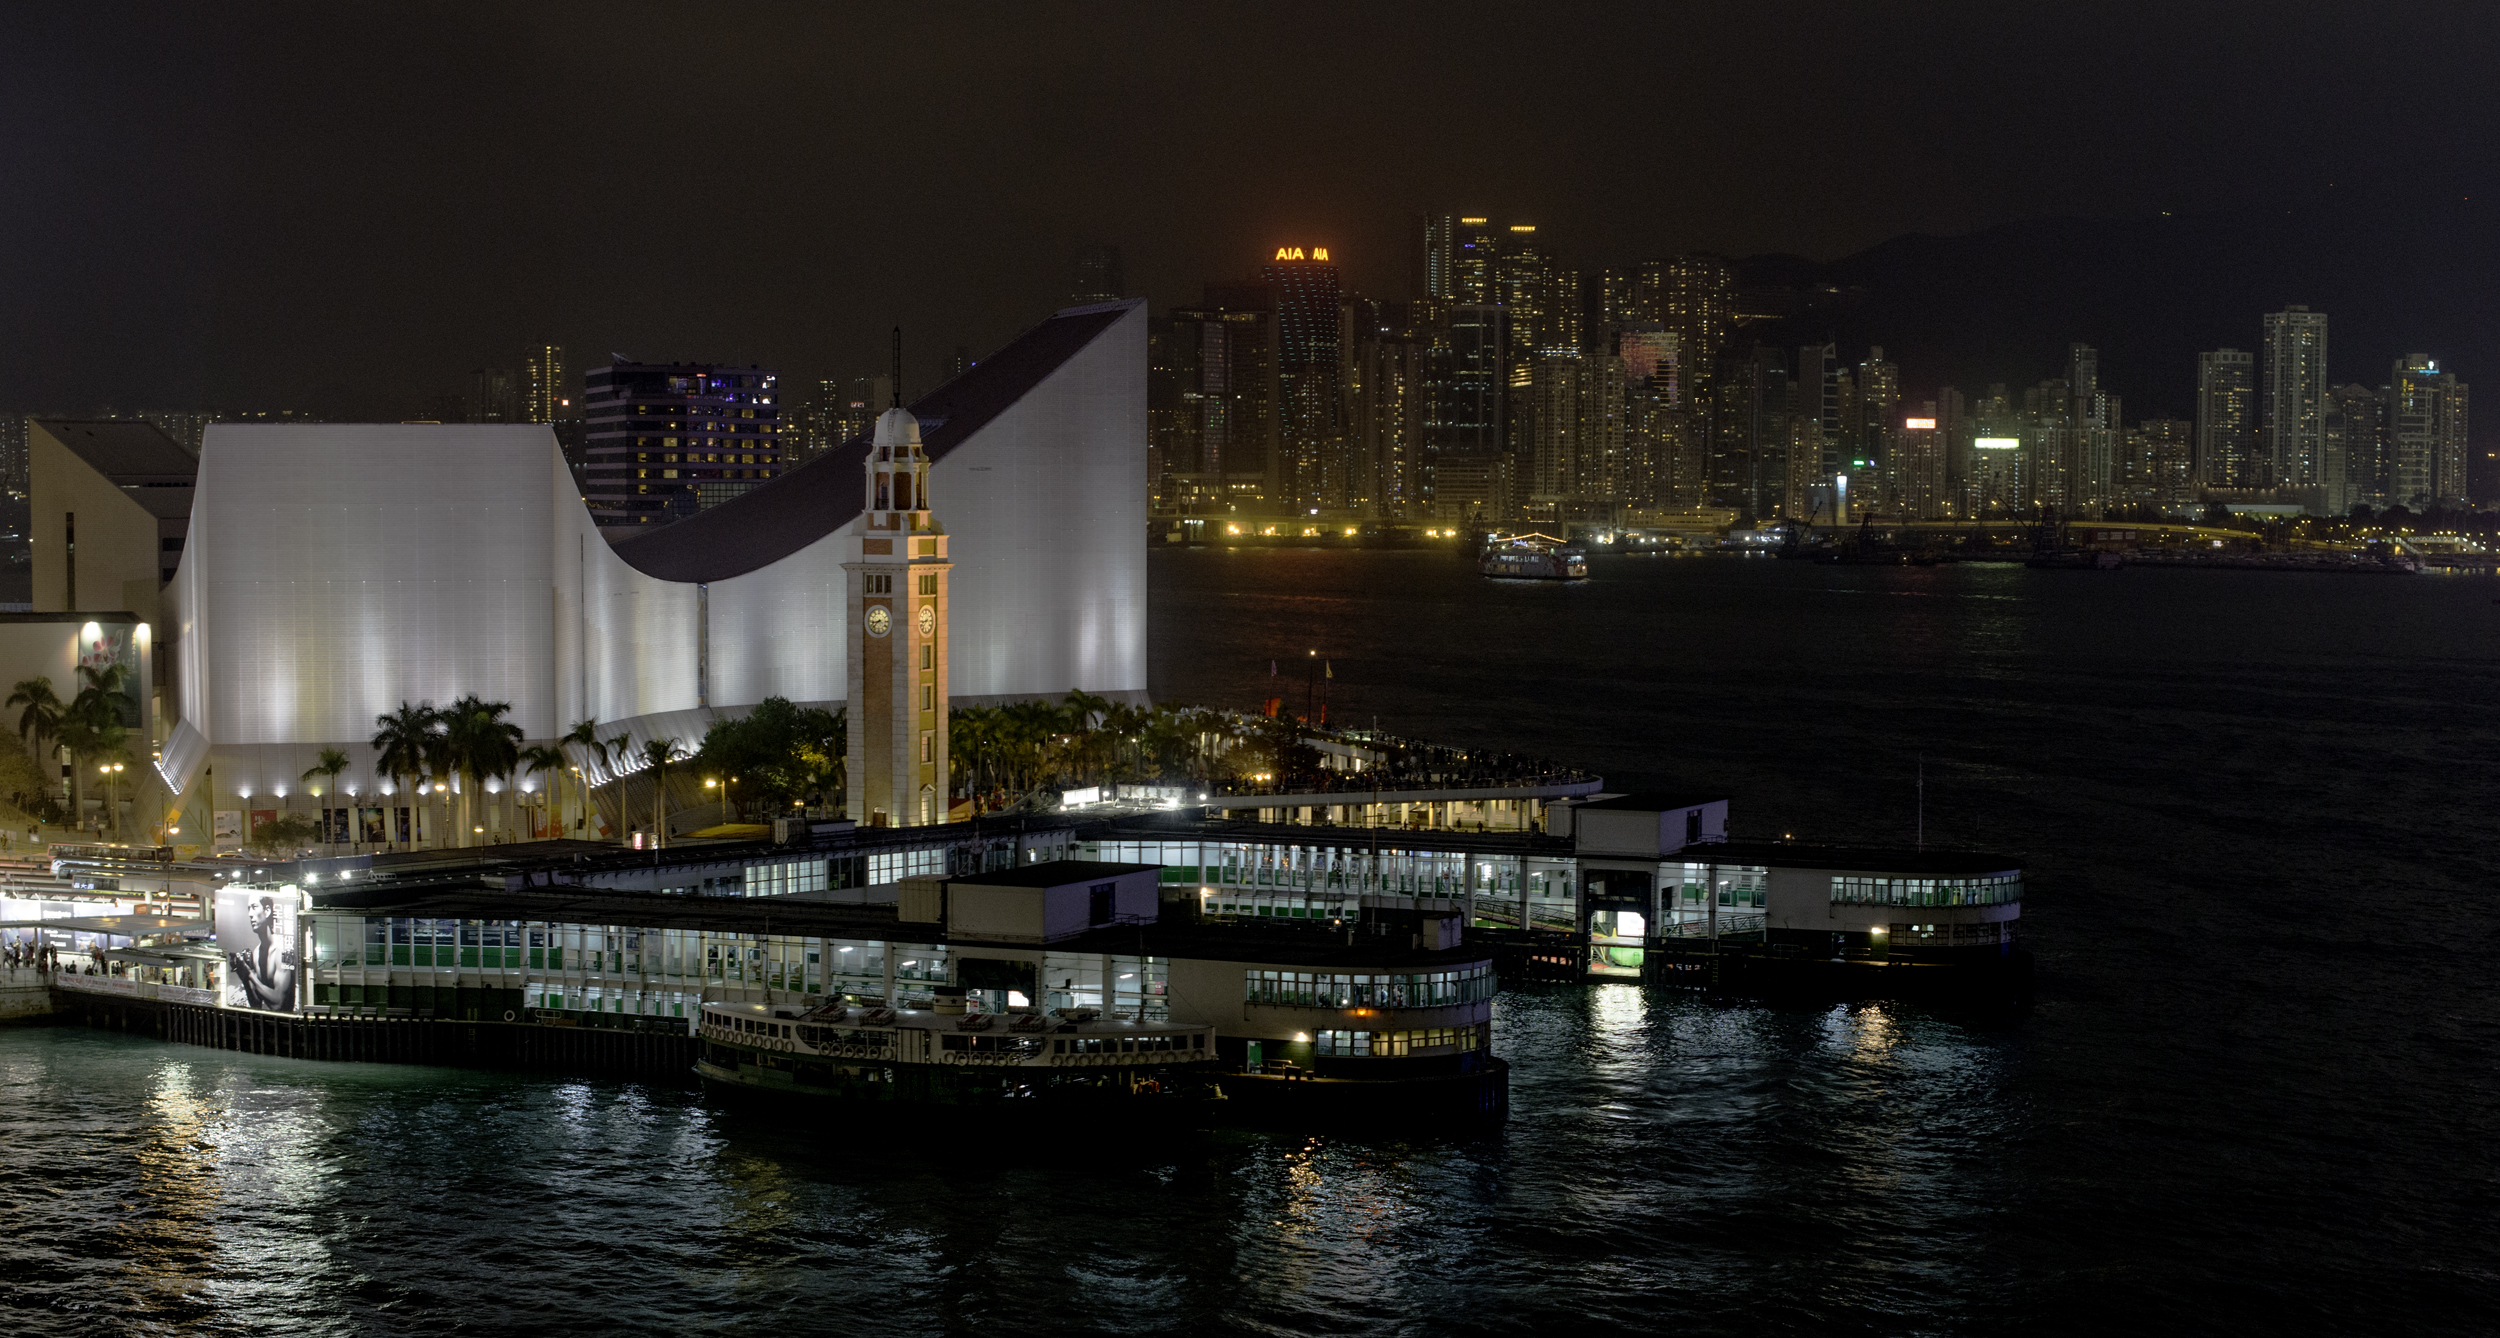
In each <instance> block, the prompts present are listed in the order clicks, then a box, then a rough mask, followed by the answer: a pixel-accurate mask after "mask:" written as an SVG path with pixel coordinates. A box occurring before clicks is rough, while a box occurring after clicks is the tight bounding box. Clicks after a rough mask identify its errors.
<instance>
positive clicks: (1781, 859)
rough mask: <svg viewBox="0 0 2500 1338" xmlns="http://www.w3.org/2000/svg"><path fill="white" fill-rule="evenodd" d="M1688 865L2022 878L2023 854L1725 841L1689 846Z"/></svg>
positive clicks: (1954, 876) (1924, 875)
mask: <svg viewBox="0 0 2500 1338" xmlns="http://www.w3.org/2000/svg"><path fill="white" fill-rule="evenodd" d="M1681 858H1682V859H1683V860H1684V862H1686V863H1688V864H1703V863H1709V864H1749V865H1755V866H1758V867H1761V868H1766V869H1833V870H1846V871H1848V872H1852V873H1891V874H1904V875H1907V876H1910V877H1914V878H1971V877H1978V876H1980V875H1983V874H2019V873H2021V872H2022V869H2023V860H2022V857H2021V856H2019V855H2005V854H1994V853H1990V852H1988V851H1982V850H1936V849H1927V850H1921V849H1917V848H1915V847H1912V846H1839V845H1803V844H1799V843H1796V842H1790V841H1721V842H1716V843H1713V844H1708V845H1698V846H1687V847H1685V849H1684V852H1683V854H1682V856H1681Z"/></svg>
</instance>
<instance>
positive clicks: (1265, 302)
mask: <svg viewBox="0 0 2500 1338" xmlns="http://www.w3.org/2000/svg"><path fill="white" fill-rule="evenodd" d="M1166 333H1167V343H1166V349H1165V353H1164V360H1165V361H1166V362H1168V363H1170V364H1171V367H1172V371H1171V374H1170V375H1169V376H1168V377H1166V378H1164V379H1163V380H1162V381H1161V382H1160V383H1158V382H1157V381H1155V380H1153V379H1151V378H1150V380H1149V383H1148V389H1149V392H1150V394H1151V392H1152V391H1153V390H1154V389H1155V388H1156V386H1157V384H1161V385H1162V386H1163V387H1164V388H1165V389H1166V390H1167V391H1168V393H1170V394H1172V395H1174V396H1176V399H1175V400H1174V401H1173V402H1172V403H1171V404H1169V405H1167V406H1166V408H1167V409H1168V410H1170V411H1171V412H1173V413H1174V414H1175V415H1176V417H1175V418H1174V419H1173V420H1168V421H1172V422H1173V423H1174V426H1173V428H1172V431H1171V434H1170V435H1169V436H1168V437H1167V438H1166V446H1165V453H1166V459H1165V467H1166V470H1167V472H1168V474H1169V475H1170V476H1171V477H1172V478H1173V479H1174V481H1175V482H1176V483H1179V484H1181V485H1182V489H1181V490H1182V491H1186V492H1187V493H1189V494H1190V495H1192V496H1195V497H1200V498H1204V499H1209V500H1210V501H1215V502H1217V503H1219V504H1221V505H1226V506H1235V507H1242V508H1245V509H1258V508H1260V507H1262V506H1264V505H1265V504H1266V502H1267V499H1269V498H1270V497H1271V496H1273V495H1274V493H1273V492H1272V483H1273V480H1274V478H1275V469H1274V466H1275V464H1276V462H1277V456H1278V450H1277V420H1278V414H1277V398H1278V390H1277V377H1278V373H1277V366H1278V353H1277V326H1276V290H1275V287H1274V286H1273V285H1271V284H1266V283H1210V284H1208V285H1207V286H1206V295H1205V301H1203V302H1202V303H1200V304H1199V305H1198V306H1195V307H1184V308H1182V309H1180V310H1177V311H1174V312H1173V313H1172V314H1171V316H1170V317H1169V318H1168V325H1167V331H1166ZM1153 412H1154V411H1153V409H1152V408H1151V407H1150V408H1149V410H1148V413H1149V421H1150V422H1151V421H1152V414H1153Z"/></svg>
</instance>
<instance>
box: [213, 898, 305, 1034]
mask: <svg viewBox="0 0 2500 1338" xmlns="http://www.w3.org/2000/svg"><path fill="white" fill-rule="evenodd" d="M295 899H296V893H295V890H294V889H292V888H285V889H280V890H277V891H271V890H268V889H265V888H249V887H230V888H226V889H224V890H223V891H220V892H219V893H218V894H217V951H218V952H219V953H220V954H222V955H223V956H224V957H225V959H226V982H225V995H226V1007H228V1008H253V1009H258V1010H259V1011H261V1012H264V1013H292V1012H294V1011H295V973H296V969H297V967H298V966H299V965H300V961H299V954H298V953H297V952H296V948H295Z"/></svg>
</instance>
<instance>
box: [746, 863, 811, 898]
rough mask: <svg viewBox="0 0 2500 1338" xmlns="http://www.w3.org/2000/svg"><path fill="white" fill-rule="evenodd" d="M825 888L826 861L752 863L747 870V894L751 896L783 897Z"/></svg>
mask: <svg viewBox="0 0 2500 1338" xmlns="http://www.w3.org/2000/svg"><path fill="white" fill-rule="evenodd" d="M824 890H825V861H823V860H807V861H804V862H802V863H797V864H750V865H748V866H747V870H746V894H747V895H748V896H750V897H782V896H788V895H790V894H792V893H794V892H822V891H824Z"/></svg>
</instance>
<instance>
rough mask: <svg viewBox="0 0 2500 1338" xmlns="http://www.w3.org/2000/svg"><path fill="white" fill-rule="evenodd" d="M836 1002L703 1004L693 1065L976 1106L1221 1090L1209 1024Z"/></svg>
mask: <svg viewBox="0 0 2500 1338" xmlns="http://www.w3.org/2000/svg"><path fill="white" fill-rule="evenodd" d="M936 1002H937V1004H938V1007H936V1008H929V1009H913V1008H890V1007H884V1006H881V1005H880V1006H863V1005H853V1004H849V1003H842V1002H834V1003H826V1004H822V1005H819V1006H817V1007H814V1008H805V1009H802V1008H796V1007H791V1006H788V1005H781V1006H774V1005H768V1004H760V1003H711V1004H705V1005H704V1006H703V1018H702V1022H701V1024H700V1026H699V1027H698V1030H697V1035H698V1036H700V1037H701V1039H702V1042H703V1046H702V1050H701V1052H700V1054H699V1055H698V1057H697V1058H696V1060H695V1072H696V1073H697V1074H698V1075H699V1076H701V1077H702V1078H703V1079H704V1080H705V1081H706V1082H708V1083H712V1084H715V1085H718V1086H723V1087H732V1088H749V1089H757V1090H764V1091H773V1092H784V1093H795V1094H799V1095H808V1096H823V1097H838V1098H847V1099H849V1100H854V1101H892V1102H907V1103H912V1104H919V1105H938V1106H967V1105H987V1104H990V1103H993V1102H999V1101H1009V1100H1018V1099H1042V1100H1049V1099H1054V1098H1056V1099H1060V1100H1067V1099H1079V1100H1102V1099H1105V1098H1121V1097H1177V1096H1181V1095H1184V1094H1189V1095H1197V1096H1201V1097H1205V1098H1208V1099H1214V1096H1213V1089H1212V1087H1211V1086H1210V1085H1209V1084H1207V1083H1205V1082H1204V1081H1200V1082H1197V1083H1194V1084H1186V1083H1182V1082H1181V1081H1179V1080H1180V1078H1181V1077H1182V1075H1183V1073H1184V1072H1186V1071H1191V1070H1195V1071H1198V1072H1199V1073H1202V1074H1203V1073H1205V1072H1210V1071H1212V1070H1213V1069H1214V1068H1215V1051H1214V1041H1213V1036H1214V1032H1215V1029H1214V1028H1213V1027H1210V1026H1193V1025H1189V1024H1185V1023H1173V1022H1134V1021H1130V1020H1128V1019H1126V1018H1120V1017H1103V1016H1101V1015H1100V1013H1099V1012H1098V1011H1096V1010H1093V1009H1060V1010H1053V1011H1050V1012H1041V1011H1037V1010H1026V1011H1018V1012H1010V1013H1006V1014H996V1013H982V1012H968V1011H965V1009H964V1006H963V998H962V996H961V994H960V993H957V994H955V995H954V996H953V997H952V998H951V999H950V998H948V997H947V996H943V995H942V996H940V997H939V998H938V1000H937V1001H936Z"/></svg>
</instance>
